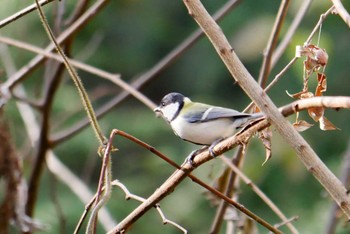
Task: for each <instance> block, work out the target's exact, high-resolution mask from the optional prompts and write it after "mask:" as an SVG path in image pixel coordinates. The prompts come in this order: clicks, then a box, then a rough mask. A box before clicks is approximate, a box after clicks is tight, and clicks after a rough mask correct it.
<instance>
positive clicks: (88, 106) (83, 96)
mask: <svg viewBox="0 0 350 234" xmlns="http://www.w3.org/2000/svg"><path fill="white" fill-rule="evenodd" d="M35 2H36V4H37V7H38V12H39V16H40V19H41V21H42V23H43V25H44V28H45V30H46V32H47V34H48V36H49V38H50V39H51V41H52V42H53V43H54V44H55V47H56V49H57V51H58V53H59V54H60V55H61V56H62V59H63V61H64V65H65V66H66V68H67V70H68V72H69V74H70V76H71V78H72V79H73V81H74V83H75V85H76V87H77V89H78V92H79V95H80V97H81V100H82V103H83V105H84V107H85V110H86V113H87V116H88V117H89V119H90V123H91V127H92V129H93V130H94V132H95V134H96V137H97V140H98V141H99V142H100V145H101V146H102V145H104V144H105V142H106V137H105V136H104V135H103V133H102V131H101V128H100V126H99V124H98V121H97V117H96V115H95V112H94V109H93V107H92V104H91V102H90V99H89V96H88V94H87V93H86V91H85V88H84V85H83V83H82V81H81V79H80V78H79V76H78V73H77V72H76V70H75V69H74V68H73V67H72V66H71V65H70V63H69V61H68V59H67V57H66V55H65V54H64V52H63V50H62V49H61V47H60V46H59V44H58V42H57V40H56V38H55V36H54V35H53V33H52V31H51V29H50V26H49V25H48V22H47V19H46V17H45V15H44V13H43V11H42V9H41V6H40V5H39V2H38V0H35Z"/></svg>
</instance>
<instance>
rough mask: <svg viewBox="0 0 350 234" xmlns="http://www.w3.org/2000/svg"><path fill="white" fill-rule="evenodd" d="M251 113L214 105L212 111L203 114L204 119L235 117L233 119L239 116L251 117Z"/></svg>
mask: <svg viewBox="0 0 350 234" xmlns="http://www.w3.org/2000/svg"><path fill="white" fill-rule="evenodd" d="M250 116H251V115H250V114H247V113H242V112H239V111H236V110H232V109H228V108H223V107H213V108H211V110H210V111H208V112H207V113H204V114H203V119H202V121H203V122H205V121H211V120H214V119H220V118H233V119H239V118H246V117H250Z"/></svg>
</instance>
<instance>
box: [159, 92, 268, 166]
mask: <svg viewBox="0 0 350 234" xmlns="http://www.w3.org/2000/svg"><path fill="white" fill-rule="evenodd" d="M154 112H156V113H157V114H160V115H161V116H162V117H163V118H164V119H165V120H166V121H167V122H168V123H169V124H170V126H171V128H172V129H173V131H174V133H175V134H176V135H177V136H179V137H180V138H181V139H183V140H185V141H189V142H192V143H194V144H198V145H206V146H210V147H209V152H210V154H211V155H212V156H213V157H214V156H215V154H214V152H213V150H212V149H213V147H214V146H215V145H216V144H217V143H219V142H220V141H222V140H223V139H225V138H227V137H230V136H232V135H233V134H234V133H235V132H237V131H238V130H239V129H241V128H242V127H244V126H245V125H246V124H247V123H249V122H250V121H251V120H254V119H258V118H261V117H262V116H264V115H263V114H262V113H256V114H247V113H241V112H238V111H236V110H232V109H228V108H224V107H218V106H211V105H207V104H203V103H199V102H192V101H191V100H190V99H189V98H187V97H185V96H184V95H182V94H180V93H169V94H167V95H165V96H164V97H163V99H162V101H161V102H160V105H159V106H158V107H157V108H155V109H154ZM197 151H198V150H197ZM197 151H194V152H192V153H191V154H190V156H189V157H188V158H187V160H189V161H190V163H191V164H192V162H193V158H194V156H195V155H196V153H197Z"/></svg>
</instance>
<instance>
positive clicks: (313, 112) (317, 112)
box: [307, 107, 324, 122]
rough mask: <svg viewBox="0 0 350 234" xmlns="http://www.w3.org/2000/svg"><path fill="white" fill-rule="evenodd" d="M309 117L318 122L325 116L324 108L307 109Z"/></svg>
mask: <svg viewBox="0 0 350 234" xmlns="http://www.w3.org/2000/svg"><path fill="white" fill-rule="evenodd" d="M307 112H308V113H309V116H310V117H311V118H312V119H313V120H314V121H315V122H318V121H319V120H320V119H321V118H322V117H323V115H324V108H323V107H310V108H308V109H307Z"/></svg>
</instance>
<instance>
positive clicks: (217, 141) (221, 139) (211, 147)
mask: <svg viewBox="0 0 350 234" xmlns="http://www.w3.org/2000/svg"><path fill="white" fill-rule="evenodd" d="M224 139H225V138H219V139H217V140H215V141H214V142H213V143H211V145H210V146H209V149H208V151H209V154H210V156H212V157H213V158H215V157H216V156H217V155H216V153H215V152H214V147H215V146H216V145H217V144H218V143H219V142H221V141H223V140H224Z"/></svg>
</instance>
